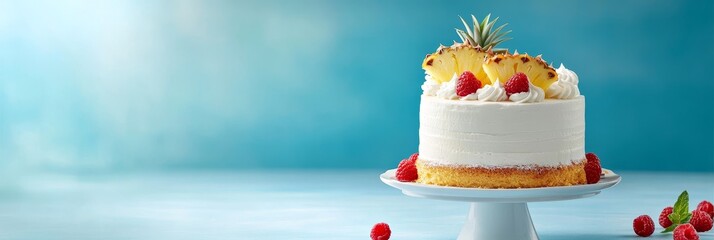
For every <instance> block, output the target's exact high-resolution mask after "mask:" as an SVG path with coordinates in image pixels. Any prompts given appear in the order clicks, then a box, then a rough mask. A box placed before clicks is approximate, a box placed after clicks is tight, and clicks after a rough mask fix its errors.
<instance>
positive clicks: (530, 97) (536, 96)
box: [508, 81, 545, 103]
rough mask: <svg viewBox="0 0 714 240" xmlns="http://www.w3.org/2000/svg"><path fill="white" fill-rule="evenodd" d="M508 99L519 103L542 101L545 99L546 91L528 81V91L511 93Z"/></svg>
mask: <svg viewBox="0 0 714 240" xmlns="http://www.w3.org/2000/svg"><path fill="white" fill-rule="evenodd" d="M508 99H510V100H511V101H512V102H517V103H534V102H542V101H543V100H544V99H545V92H543V89H541V88H539V87H536V86H535V85H533V84H532V83H531V82H530V81H528V92H521V93H514V94H511V96H510V97H509V98H508Z"/></svg>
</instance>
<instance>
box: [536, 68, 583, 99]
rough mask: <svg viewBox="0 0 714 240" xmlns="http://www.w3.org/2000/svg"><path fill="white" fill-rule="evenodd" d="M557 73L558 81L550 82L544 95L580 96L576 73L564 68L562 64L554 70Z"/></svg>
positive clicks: (565, 97) (554, 96) (561, 97)
mask: <svg viewBox="0 0 714 240" xmlns="http://www.w3.org/2000/svg"><path fill="white" fill-rule="evenodd" d="M555 72H557V73H558V81H556V82H555V83H553V84H551V85H550V87H548V90H547V91H546V92H545V95H546V96H547V97H548V98H558V99H572V98H575V97H577V96H580V89H578V75H577V74H575V72H573V71H572V70H570V69H567V68H565V66H563V64H562V63H561V64H560V67H559V68H558V69H556V70H555Z"/></svg>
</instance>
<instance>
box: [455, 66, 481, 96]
mask: <svg viewBox="0 0 714 240" xmlns="http://www.w3.org/2000/svg"><path fill="white" fill-rule="evenodd" d="M479 88H481V81H479V80H478V79H477V78H476V76H474V74H473V73H471V72H469V71H464V73H462V74H461V76H459V80H458V82H456V95H459V96H461V97H463V96H466V95H469V94H472V93H475V92H476V90H478V89H479Z"/></svg>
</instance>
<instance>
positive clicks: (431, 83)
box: [421, 74, 441, 96]
mask: <svg viewBox="0 0 714 240" xmlns="http://www.w3.org/2000/svg"><path fill="white" fill-rule="evenodd" d="M424 80H425V81H424V84H422V85H421V90H423V91H424V93H423V94H424V95H425V96H436V91H439V88H440V87H441V83H439V82H437V81H436V80H434V78H432V77H431V75H429V74H427V75H426V76H424Z"/></svg>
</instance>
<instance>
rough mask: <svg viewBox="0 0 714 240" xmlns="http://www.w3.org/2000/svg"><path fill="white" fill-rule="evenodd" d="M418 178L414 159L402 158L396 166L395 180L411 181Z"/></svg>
mask: <svg viewBox="0 0 714 240" xmlns="http://www.w3.org/2000/svg"><path fill="white" fill-rule="evenodd" d="M417 178H419V175H418V174H417V168H416V161H410V160H409V159H404V160H402V161H401V162H399V166H398V167H397V180H399V181H400V182H413V181H415V180H417Z"/></svg>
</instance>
